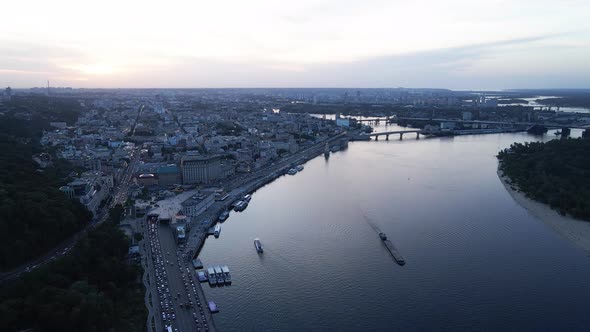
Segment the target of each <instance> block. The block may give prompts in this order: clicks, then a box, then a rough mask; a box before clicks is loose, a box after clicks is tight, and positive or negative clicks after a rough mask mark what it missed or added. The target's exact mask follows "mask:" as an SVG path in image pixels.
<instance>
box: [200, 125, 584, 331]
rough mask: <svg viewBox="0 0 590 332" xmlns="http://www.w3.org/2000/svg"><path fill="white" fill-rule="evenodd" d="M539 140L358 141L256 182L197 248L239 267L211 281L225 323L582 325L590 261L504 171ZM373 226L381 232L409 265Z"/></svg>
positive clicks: (341, 327)
mask: <svg viewBox="0 0 590 332" xmlns="http://www.w3.org/2000/svg"><path fill="white" fill-rule="evenodd" d="M396 128H398V127H396V126H389V127H387V128H386V127H385V126H384V125H382V126H378V127H377V128H376V129H377V131H384V130H387V129H389V130H395V129H396ZM400 129H403V128H400ZM574 134H575V135H579V133H578V132H577V131H574ZM392 138H393V136H392ZM551 138H554V135H552V134H549V135H546V136H545V138H543V139H551ZM535 139H537V138H535V137H533V136H530V135H528V134H525V133H516V134H513V133H511V134H493V135H477V136H461V137H454V138H432V139H424V138H421V139H419V140H416V139H415V136H414V135H412V134H409V135H406V136H404V139H403V141H400V140H399V139H391V140H390V141H385V140H380V141H378V142H375V141H371V142H351V143H350V145H349V148H348V149H347V150H345V151H340V152H336V153H333V154H332V155H331V156H330V157H329V159H327V160H326V159H325V158H324V157H323V156H321V157H317V158H315V159H313V160H311V161H309V162H308V163H306V164H305V169H304V170H303V171H302V172H301V173H298V174H297V175H295V176H283V177H281V178H279V179H277V180H276V181H274V182H273V183H271V184H269V185H267V186H265V187H263V188H261V189H259V190H258V191H257V192H255V193H254V194H253V195H252V196H253V197H252V201H251V203H250V205H249V207H248V208H247V209H246V210H245V211H244V212H241V213H235V212H232V214H231V216H230V218H229V219H228V220H227V221H226V222H225V223H223V224H222V232H221V236H220V237H219V238H218V239H215V238H212V237H210V238H209V239H208V240H207V241H206V243H205V246H204V247H203V250H202V252H201V254H200V258H201V259H202V261H203V263H204V264H205V266H209V265H215V264H225V265H228V266H229V268H230V270H231V273H232V278H233V284H232V285H231V286H226V287H219V288H210V287H209V286H208V285H206V284H204V285H203V287H204V289H205V293H206V295H207V298H208V300H213V301H215V302H216V303H217V305H218V306H219V308H220V313H218V314H216V315H215V322H216V325H217V327H218V328H219V329H220V330H223V331H252V330H269V331H287V330H290V331H301V330H334V331H347V330H360V329H363V330H369V331H377V330H382V331H391V330H398V331H407V330H451V331H457V330H466V331H473V330H537V331H538V330H552V331H556V330H581V329H585V328H587V327H588V326H590V315H588V310H587V307H586V303H587V301H588V299H589V298H590V260H589V259H588V257H587V256H586V255H585V254H584V252H583V251H581V250H580V249H577V248H575V247H573V246H572V245H571V244H570V243H568V242H567V241H565V240H563V239H562V238H561V237H559V235H557V234H556V233H554V232H553V231H552V230H551V229H549V228H548V227H547V226H545V225H544V224H543V223H541V222H540V221H539V220H536V219H535V218H534V217H532V216H531V215H529V214H528V213H527V211H526V210H525V209H523V208H522V207H520V206H519V205H517V204H516V203H515V202H514V201H513V200H512V198H511V196H510V195H509V194H508V193H507V192H506V190H505V189H504V187H503V185H502V183H501V182H500V180H499V179H498V177H497V175H496V169H497V160H496V158H495V155H496V153H497V152H498V151H499V150H500V149H503V148H506V147H508V146H509V145H510V144H511V143H512V142H515V141H516V142H524V141H530V140H535ZM371 224H375V225H377V226H378V227H379V228H381V229H382V230H383V231H384V232H385V233H387V235H388V237H389V238H390V239H391V240H392V242H393V243H394V244H395V246H396V247H397V248H398V249H399V251H400V253H401V254H402V255H403V256H404V258H405V259H406V262H407V263H406V265H405V266H399V265H397V264H396V263H395V261H394V260H393V258H392V257H391V255H390V254H389V253H388V252H387V250H386V249H385V247H384V246H383V244H382V243H381V242H380V240H379V237H378V235H377V233H376V232H375V230H374V229H373V228H372V227H371ZM257 237H258V238H260V240H261V241H262V243H263V245H264V247H265V251H264V253H263V254H261V255H259V254H257V253H256V251H255V249H254V245H253V239H254V238H257Z"/></svg>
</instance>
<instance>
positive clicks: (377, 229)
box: [360, 209, 381, 233]
mask: <svg viewBox="0 0 590 332" xmlns="http://www.w3.org/2000/svg"><path fill="white" fill-rule="evenodd" d="M360 210H361V214H362V215H363V218H364V219H365V222H366V223H367V224H368V225H369V226H371V228H372V229H373V230H374V231H375V232H377V233H381V229H380V228H379V226H377V224H376V223H375V222H374V221H373V220H372V219H371V218H369V216H367V214H366V213H365V211H363V209H360Z"/></svg>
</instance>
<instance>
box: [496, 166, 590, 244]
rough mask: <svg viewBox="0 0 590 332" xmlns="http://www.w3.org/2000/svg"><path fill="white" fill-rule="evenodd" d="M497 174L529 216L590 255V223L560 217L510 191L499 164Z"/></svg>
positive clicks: (512, 190) (543, 205)
mask: <svg viewBox="0 0 590 332" xmlns="http://www.w3.org/2000/svg"><path fill="white" fill-rule="evenodd" d="M497 174H498V178H499V179H500V182H502V184H503V185H504V188H506V191H507V192H508V193H509V194H510V196H511V197H512V199H513V200H514V201H515V202H516V203H517V204H518V205H520V206H521V207H523V208H524V209H525V210H527V212H528V213H529V214H530V215H532V216H534V217H535V218H536V219H539V220H540V221H541V222H542V223H543V224H545V225H546V226H548V227H550V228H551V229H552V230H553V231H554V232H556V233H557V234H559V235H560V236H561V237H562V238H564V239H565V240H567V241H568V242H570V243H571V244H573V245H574V246H576V247H578V248H580V249H582V250H583V251H584V252H585V253H586V254H587V255H590V222H588V221H583V220H579V219H574V218H572V217H570V216H569V215H566V216H562V215H561V214H559V213H558V212H557V211H555V210H553V209H551V207H550V206H549V205H546V204H543V203H540V202H537V201H534V200H532V199H530V198H528V197H527V196H526V195H525V194H524V193H522V192H520V191H516V190H514V189H512V187H511V185H510V184H508V182H507V181H508V180H509V178H508V177H507V176H505V175H504V173H503V172H502V171H501V170H500V164H498V170H497Z"/></svg>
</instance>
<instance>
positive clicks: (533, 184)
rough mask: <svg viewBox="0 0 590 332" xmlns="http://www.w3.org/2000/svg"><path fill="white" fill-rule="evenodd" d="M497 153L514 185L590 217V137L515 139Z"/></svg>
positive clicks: (574, 213) (563, 211) (572, 212)
mask: <svg viewBox="0 0 590 332" xmlns="http://www.w3.org/2000/svg"><path fill="white" fill-rule="evenodd" d="M497 157H498V159H499V160H500V170H501V171H503V173H504V174H505V175H506V176H508V178H509V179H510V181H511V185H513V186H515V187H517V188H518V189H519V190H520V191H522V192H524V193H525V194H526V195H527V196H528V197H530V198H531V199H534V200H536V201H539V202H541V203H545V204H549V205H550V206H551V208H553V209H555V210H557V211H559V212H560V213H561V214H564V215H565V214H570V215H571V216H573V217H575V218H579V219H583V220H587V221H590V139H583V138H578V139H559V140H557V139H556V140H551V141H549V142H546V143H543V142H527V143H524V144H521V143H514V144H512V145H511V146H510V148H509V149H505V150H502V151H500V153H499V154H498V156H497Z"/></svg>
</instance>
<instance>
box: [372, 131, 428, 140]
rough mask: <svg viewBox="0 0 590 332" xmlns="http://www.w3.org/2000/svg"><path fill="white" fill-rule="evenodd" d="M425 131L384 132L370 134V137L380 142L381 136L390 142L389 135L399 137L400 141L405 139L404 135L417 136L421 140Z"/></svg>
mask: <svg viewBox="0 0 590 332" xmlns="http://www.w3.org/2000/svg"><path fill="white" fill-rule="evenodd" d="M422 132H423V131H422V130H421V129H416V130H394V131H384V132H379V133H371V134H368V135H367V136H368V137H375V140H376V141H378V140H379V136H385V140H386V141H389V135H399V139H403V138H404V134H414V133H415V134H416V138H417V139H418V138H420V133H422Z"/></svg>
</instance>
